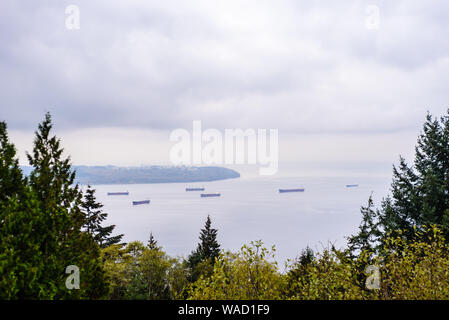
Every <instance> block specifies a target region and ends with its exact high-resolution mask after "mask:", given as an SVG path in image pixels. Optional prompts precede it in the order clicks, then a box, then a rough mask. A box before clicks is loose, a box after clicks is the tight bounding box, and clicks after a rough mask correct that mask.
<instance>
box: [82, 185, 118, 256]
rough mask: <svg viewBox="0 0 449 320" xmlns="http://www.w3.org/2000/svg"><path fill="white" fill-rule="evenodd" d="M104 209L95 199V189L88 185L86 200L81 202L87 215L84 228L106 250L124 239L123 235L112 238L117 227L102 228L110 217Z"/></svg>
mask: <svg viewBox="0 0 449 320" xmlns="http://www.w3.org/2000/svg"><path fill="white" fill-rule="evenodd" d="M102 208H103V204H101V203H99V202H97V199H96V197H95V189H93V188H92V187H91V186H90V185H88V186H87V189H86V192H85V194H84V199H83V200H82V201H81V210H82V211H83V213H84V215H85V223H84V226H83V227H84V229H85V230H86V232H87V233H88V234H90V235H92V237H93V238H94V240H95V241H96V242H97V243H98V244H99V245H100V247H102V248H105V247H108V246H110V245H112V244H117V243H119V242H120V241H121V240H122V238H123V234H120V235H117V236H112V237H111V234H112V232H113V231H114V228H115V225H110V226H106V227H103V226H102V223H103V221H104V220H106V218H107V216H108V214H107V213H105V212H103V211H102V210H101V209H102Z"/></svg>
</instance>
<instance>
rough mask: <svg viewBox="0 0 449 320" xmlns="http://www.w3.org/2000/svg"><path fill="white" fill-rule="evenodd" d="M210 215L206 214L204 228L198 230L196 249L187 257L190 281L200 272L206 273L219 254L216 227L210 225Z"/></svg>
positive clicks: (193, 280) (197, 276)
mask: <svg viewBox="0 0 449 320" xmlns="http://www.w3.org/2000/svg"><path fill="white" fill-rule="evenodd" d="M211 225H212V222H211V219H210V216H209V215H208V216H207V219H206V223H205V225H204V229H201V231H200V237H199V239H200V242H199V243H198V246H197V248H196V250H194V251H192V253H191V254H190V255H189V256H188V258H187V261H186V263H187V265H188V268H189V269H190V279H189V281H190V282H195V281H196V280H197V279H198V278H199V276H200V275H201V274H208V273H210V271H211V267H212V266H213V265H214V263H215V259H216V258H217V257H218V255H219V254H220V245H219V244H218V242H217V232H218V230H217V229H213V228H212V227H211Z"/></svg>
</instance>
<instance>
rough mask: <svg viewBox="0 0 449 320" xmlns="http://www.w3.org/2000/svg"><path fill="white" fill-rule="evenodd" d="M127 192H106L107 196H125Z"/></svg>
mask: <svg viewBox="0 0 449 320" xmlns="http://www.w3.org/2000/svg"><path fill="white" fill-rule="evenodd" d="M127 195H129V192H128V191H126V192H108V196H127Z"/></svg>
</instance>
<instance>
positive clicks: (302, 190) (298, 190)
mask: <svg viewBox="0 0 449 320" xmlns="http://www.w3.org/2000/svg"><path fill="white" fill-rule="evenodd" d="M304 190H305V189H304V188H297V189H279V193H285V192H304Z"/></svg>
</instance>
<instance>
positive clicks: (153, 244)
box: [147, 232, 161, 250]
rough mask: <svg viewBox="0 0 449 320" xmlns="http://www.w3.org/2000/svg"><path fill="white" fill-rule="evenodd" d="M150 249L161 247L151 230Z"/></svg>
mask: <svg viewBox="0 0 449 320" xmlns="http://www.w3.org/2000/svg"><path fill="white" fill-rule="evenodd" d="M147 247H148V249H150V250H159V249H161V247H159V246H158V244H157V241H156V239H154V237H153V232H150V239H149V240H148V245H147Z"/></svg>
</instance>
